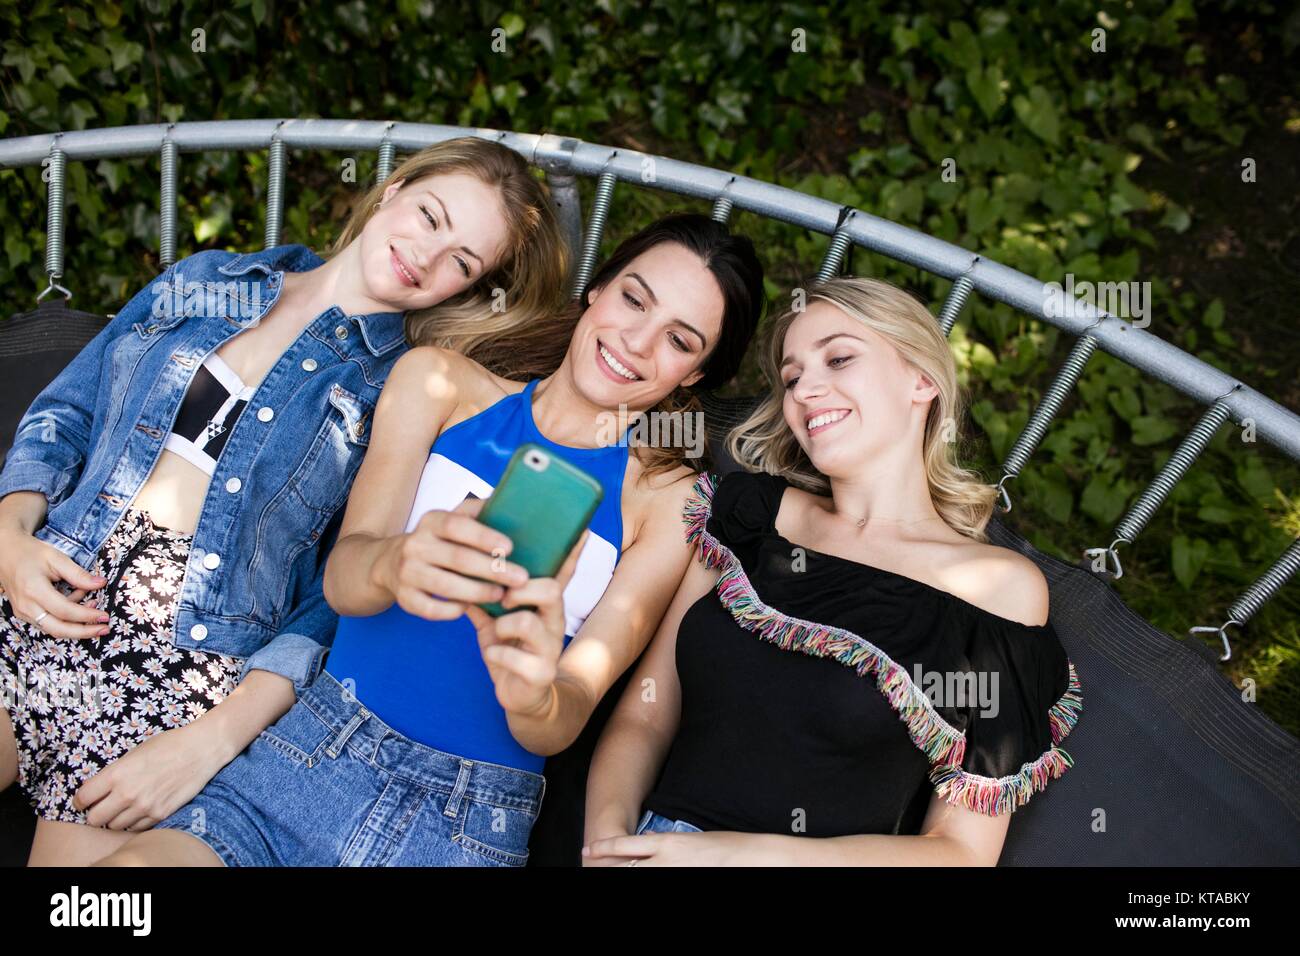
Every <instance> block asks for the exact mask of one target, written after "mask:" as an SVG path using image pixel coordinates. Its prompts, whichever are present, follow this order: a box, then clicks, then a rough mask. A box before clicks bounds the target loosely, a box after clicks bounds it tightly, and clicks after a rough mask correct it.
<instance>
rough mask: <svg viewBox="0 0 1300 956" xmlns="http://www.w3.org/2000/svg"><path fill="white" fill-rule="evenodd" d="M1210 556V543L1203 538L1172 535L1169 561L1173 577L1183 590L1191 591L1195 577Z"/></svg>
mask: <svg viewBox="0 0 1300 956" xmlns="http://www.w3.org/2000/svg"><path fill="white" fill-rule="evenodd" d="M1209 555H1210V543H1209V542H1208V541H1206V540H1205V539H1203V538H1195V539H1192V538H1189V537H1188V536H1187V535H1185V534H1177V535H1174V540H1173V544H1172V547H1171V549H1170V561H1171V563H1172V565H1173V570H1174V577H1175V578H1177V579H1178V583H1179V584H1181V585H1182V586H1183V589H1184V590H1191V587H1192V584H1193V583H1194V582H1195V581H1196V576H1197V575H1198V574H1200V573H1201V568H1203V567H1204V566H1205V559H1206V558H1207V557H1209Z"/></svg>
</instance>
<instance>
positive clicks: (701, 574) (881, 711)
mask: <svg viewBox="0 0 1300 956" xmlns="http://www.w3.org/2000/svg"><path fill="white" fill-rule="evenodd" d="M765 358H766V362H765V364H766V371H767V374H768V376H769V379H770V381H771V384H772V388H773V392H772V394H771V395H770V396H769V397H768V398H767V399H766V400H765V401H764V402H763V404H762V405H761V406H760V407H759V408H758V409H757V410H756V411H755V412H754V414H753V415H752V416H751V417H750V418H749V419H748V420H747V421H746V422H744V423H742V424H741V425H740V426H739V427H738V428H737V429H736V430H735V431H734V432H733V433H732V434H731V436H730V437H729V443H728V448H729V450H730V451H731V453H732V455H733V457H734V458H735V460H736V461H737V462H738V463H739V464H740V465H741V466H742V468H744V469H747V470H745V471H738V472H734V473H732V474H729V475H727V476H726V477H725V478H724V479H723V480H722V481H721V483H720V484H718V485H717V487H716V490H715V486H714V483H713V481H712V480H711V478H710V477H709V476H707V475H705V476H702V477H701V479H700V480H699V481H698V483H697V485H696V489H695V496H694V498H693V499H692V501H691V502H690V503H689V505H688V506H687V508H686V510H685V513H684V517H685V520H686V535H687V539H688V540H689V541H691V542H692V543H693V544H694V546H695V549H696V554H697V557H698V559H699V560H698V561H697V562H695V563H693V564H692V566H691V568H690V570H689V571H688V572H687V574H686V576H685V578H684V579H683V582H682V585H681V587H680V588H679V590H678V592H677V595H676V596H675V598H674V599H673V602H672V604H671V605H670V607H669V609H668V611H667V613H666V614H665V616H664V619H663V621H662V622H661V624H660V627H659V629H658V631H657V632H656V635H655V638H654V640H653V641H652V643H651V645H650V647H649V649H648V651H647V653H646V655H645V657H644V658H643V659H642V662H641V664H640V666H639V668H638V670H637V672H636V673H635V674H634V675H633V678H632V680H631V682H630V684H629V687H628V690H627V692H626V693H625V694H624V696H623V698H622V699H621V701H620V702H619V705H618V708H617V709H616V711H615V713H614V716H613V717H612V718H611V719H610V722H609V724H608V725H607V727H606V729H605V733H604V735H603V736H602V738H601V741H600V744H599V746H598V748H597V751H596V755H595V758H594V760H593V762H592V767H591V773H590V778H589V783H588V803H587V830H586V833H587V842H588V844H589V845H588V846H587V847H586V848H585V849H584V855H585V857H586V861H587V862H588V863H589V864H593V865H610V864H619V865H629V866H635V865H667V864H741V863H764V864H766V863H804V864H813V863H828V864H866V865H879V864H921V865H936V864H986V865H991V864H993V863H996V861H997V859H998V856H999V854H1000V852H1001V848H1002V844H1003V840H1004V838H1005V835H1006V831H1007V824H1008V822H1009V817H1010V812H1011V811H1012V810H1014V809H1015V808H1017V807H1019V806H1020V805H1022V804H1023V803H1025V802H1026V801H1027V800H1028V799H1029V798H1030V797H1031V796H1032V795H1033V794H1034V793H1036V792H1038V791H1039V790H1041V789H1043V787H1044V786H1045V785H1046V783H1047V781H1048V780H1050V779H1053V778H1056V777H1058V776H1060V775H1061V773H1063V772H1064V771H1065V769H1066V768H1067V767H1069V766H1070V764H1071V761H1070V757H1069V755H1068V754H1067V753H1066V752H1065V751H1064V750H1062V749H1060V748H1059V747H1058V746H1057V744H1058V743H1060V741H1061V740H1062V739H1063V738H1064V737H1065V735H1066V734H1067V733H1068V732H1069V730H1070V728H1071V727H1072V726H1073V724H1074V722H1075V720H1076V719H1077V716H1078V714H1079V712H1080V709H1081V705H1082V698H1081V693H1080V686H1079V682H1078V679H1077V677H1076V675H1075V673H1074V668H1073V665H1071V663H1070V662H1069V660H1068V659H1067V657H1066V654H1065V651H1064V649H1063V648H1062V647H1061V644H1060V641H1059V640H1058V638H1057V635H1056V632H1055V630H1054V629H1053V627H1052V624H1051V622H1050V620H1049V618H1048V589H1047V584H1046V581H1045V580H1044V578H1043V575H1042V573H1041V572H1040V571H1039V569H1038V567H1037V566H1036V565H1035V564H1034V563H1033V562H1032V561H1030V560H1029V559H1028V558H1026V557H1024V556H1022V555H1020V554H1018V553H1016V552H1013V551H1011V550H1009V549H1006V548H1001V547H997V546H995V545H991V544H989V543H987V540H986V537H985V534H984V527H985V525H986V524H987V522H988V520H989V517H990V514H991V510H992V503H993V500H994V495H995V492H994V489H992V488H991V487H989V486H988V485H986V484H984V483H983V482H981V481H980V480H979V479H978V478H977V477H976V476H975V475H974V474H973V473H972V472H970V471H968V470H966V469H965V468H963V467H962V466H961V465H960V464H959V463H958V461H957V459H956V450H957V441H956V439H957V437H958V435H959V427H958V425H959V423H960V422H961V421H962V419H963V414H964V412H963V407H962V401H961V396H960V393H959V390H958V385H957V377H956V370H955V368H954V363H953V359H952V354H951V352H950V350H949V346H948V342H947V340H946V339H945V338H944V336H943V334H942V332H941V331H940V330H939V327H938V324H937V323H936V321H935V320H934V318H933V316H931V315H930V313H929V312H928V311H927V310H926V309H925V308H924V307H923V306H922V305H921V304H920V303H919V302H917V301H916V300H915V299H913V298H912V297H911V296H909V295H907V294H906V293H905V292H903V291H902V290H900V289H897V288H895V287H893V286H890V285H889V284H887V283H884V282H880V281H878V280H874V279H861V278H837V279H831V280H829V281H826V282H824V283H821V284H819V285H816V286H814V287H813V288H812V289H811V290H810V292H809V300H808V305H807V308H806V310H804V311H794V310H791V311H789V312H787V313H785V314H784V315H782V316H781V317H780V318H779V319H778V320H777V321H776V322H775V323H774V326H773V329H772V333H771V338H770V340H769V347H768V350H767V354H766V357H765ZM814 546H815V547H814ZM647 688H652V689H653V693H650V692H648V691H647Z"/></svg>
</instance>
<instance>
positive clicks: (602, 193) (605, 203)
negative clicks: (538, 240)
mask: <svg viewBox="0 0 1300 956" xmlns="http://www.w3.org/2000/svg"><path fill="white" fill-rule="evenodd" d="M614 182H615V178H614V174H613V173H612V172H610V171H609V170H606V171H605V172H603V173H601V174H600V176H599V177H598V178H597V180H596V195H595V197H594V198H593V199H592V201H591V219H590V220H589V221H588V223H587V232H586V235H584V236H583V238H582V256H581V257H580V258H579V260H578V268H577V270H576V271H575V272H574V275H573V289H572V290H571V295H572V297H573V298H575V299H576V298H578V297H579V296H580V295H582V290H583V289H584V288H586V285H587V280H588V279H590V278H591V274H592V271H593V270H594V269H595V267H596V256H597V255H599V253H600V240H601V236H603V235H604V232H605V220H606V219H607V218H608V216H609V205H610V201H611V200H612V199H613V196H614Z"/></svg>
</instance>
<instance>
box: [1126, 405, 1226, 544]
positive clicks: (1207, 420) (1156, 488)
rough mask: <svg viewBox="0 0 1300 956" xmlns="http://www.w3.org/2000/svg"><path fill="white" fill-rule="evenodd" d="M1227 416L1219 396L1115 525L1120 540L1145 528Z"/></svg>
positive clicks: (1133, 535) (1135, 534)
mask: <svg viewBox="0 0 1300 956" xmlns="http://www.w3.org/2000/svg"><path fill="white" fill-rule="evenodd" d="M1227 420H1228V406H1227V405H1225V404H1224V403H1223V401H1222V399H1220V400H1219V401H1217V402H1215V403H1214V404H1213V405H1211V406H1210V407H1209V408H1208V409H1207V410H1206V412H1205V414H1204V415H1202V416H1201V420H1200V421H1198V422H1197V423H1196V427H1194V428H1193V429H1192V430H1191V431H1190V432H1189V433H1188V434H1187V437H1186V438H1184V439H1183V440H1182V442H1181V443H1180V444H1179V446H1178V448H1177V449H1176V450H1175V451H1174V453H1173V454H1172V455H1171V456H1170V457H1169V461H1167V462H1165V466H1164V467H1163V468H1161V469H1160V473H1159V474H1158V475H1156V477H1155V478H1154V479H1152V481H1151V484H1150V485H1148V486H1147V488H1146V490H1145V491H1143V492H1142V494H1141V495H1140V496H1139V497H1138V500H1137V501H1136V502H1135V503H1134V504H1133V507H1131V508H1130V509H1129V510H1128V513H1127V514H1126V515H1124V517H1123V518H1121V519H1120V522H1119V524H1117V525H1116V526H1115V537H1116V539H1117V540H1121V541H1125V542H1129V543H1131V542H1132V541H1133V540H1134V539H1135V538H1136V537H1137V536H1138V535H1139V534H1141V532H1142V529H1143V528H1145V527H1146V525H1147V522H1148V521H1150V520H1151V516H1152V515H1153V514H1155V512H1156V509H1158V508H1159V507H1160V506H1161V504H1163V503H1164V500H1165V498H1167V497H1168V496H1169V492H1170V491H1172V490H1173V487H1174V485H1176V484H1178V482H1179V481H1181V480H1182V477H1183V476H1184V475H1185V474H1187V470H1188V469H1189V468H1191V467H1192V464H1193V463H1194V462H1195V461H1196V459H1197V458H1198V457H1199V456H1200V454H1201V452H1203V451H1204V450H1205V446H1206V445H1208V444H1209V443H1210V439H1211V438H1213V437H1214V433H1215V432H1217V431H1218V430H1219V426H1220V425H1222V424H1223V423H1224V422H1225V421H1227Z"/></svg>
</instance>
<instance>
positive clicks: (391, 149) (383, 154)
mask: <svg viewBox="0 0 1300 956" xmlns="http://www.w3.org/2000/svg"><path fill="white" fill-rule="evenodd" d="M396 157H397V147H396V146H394V145H393V144H392V143H390V142H389V141H388V140H384V141H383V142H382V143H380V144H379V160H378V162H377V163H376V165H375V182H376V183H383V182H387V181H388V177H389V176H390V175H392V172H393V162H394V160H395V159H396Z"/></svg>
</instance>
